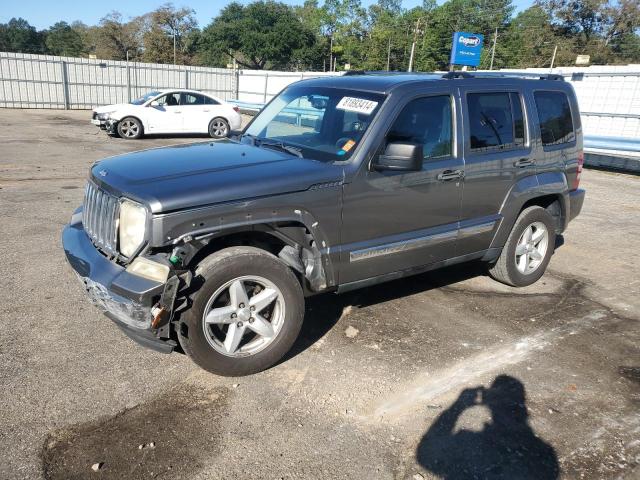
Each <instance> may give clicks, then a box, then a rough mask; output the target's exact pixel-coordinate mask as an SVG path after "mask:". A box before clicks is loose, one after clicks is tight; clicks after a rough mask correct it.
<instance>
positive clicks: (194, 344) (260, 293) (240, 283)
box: [178, 247, 304, 376]
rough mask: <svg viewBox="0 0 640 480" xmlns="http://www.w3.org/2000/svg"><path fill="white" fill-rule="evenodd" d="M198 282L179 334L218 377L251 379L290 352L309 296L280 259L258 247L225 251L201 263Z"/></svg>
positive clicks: (189, 351)
mask: <svg viewBox="0 0 640 480" xmlns="http://www.w3.org/2000/svg"><path fill="white" fill-rule="evenodd" d="M197 281H200V286H199V288H198V290H197V291H196V292H195V293H194V294H193V295H192V306H191V308H190V309H189V310H188V311H187V312H185V314H184V315H183V317H182V319H181V325H180V328H179V332H178V340H179V341H180V345H181V346H182V348H183V350H184V351H185V352H186V353H187V355H189V356H190V357H191V359H192V360H193V361H194V362H195V363H196V364H198V365H199V366H200V367H202V368H204V369H205V370H207V371H209V372H211V373H215V374H217V375H224V376H242V375H250V374H252V373H257V372H260V371H262V370H265V369H267V368H269V367H271V366H272V365H274V364H275V363H276V362H278V361H279V360H280V359H281V358H282V357H283V356H284V355H285V354H286V353H287V352H288V351H289V349H290V348H291V346H292V345H293V343H294V342H295V340H296V338H297V337H298V334H299V333H300V328H301V327H302V321H303V318H304V297H303V294H302V288H301V286H300V282H299V281H298V279H297V278H296V276H295V275H294V274H293V272H292V271H291V269H289V268H288V267H287V266H286V265H285V264H284V263H282V262H281V261H280V260H279V259H278V258H277V257H275V256H274V255H272V254H270V253H268V252H266V251H264V250H260V249H258V248H254V247H230V248H225V249H223V250H220V251H218V252H215V253H213V254H212V255H210V256H208V257H207V258H206V259H204V260H203V261H202V262H201V263H200V264H199V265H198V267H197V268H196V271H195V277H194V282H197Z"/></svg>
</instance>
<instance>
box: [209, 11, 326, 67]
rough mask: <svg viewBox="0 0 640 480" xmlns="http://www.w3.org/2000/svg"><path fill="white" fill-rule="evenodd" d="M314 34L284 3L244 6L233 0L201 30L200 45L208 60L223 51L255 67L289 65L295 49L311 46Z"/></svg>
mask: <svg viewBox="0 0 640 480" xmlns="http://www.w3.org/2000/svg"><path fill="white" fill-rule="evenodd" d="M313 42H314V34H313V32H312V31H311V30H309V29H307V28H305V27H304V25H303V24H302V22H301V21H300V19H299V18H298V17H297V16H296V15H295V14H294V10H293V9H292V8H291V7H289V6H287V5H285V4H284V3H279V2H272V1H267V2H263V1H259V2H254V3H251V4H249V5H247V6H243V5H241V4H239V3H230V4H229V5H227V6H226V7H225V8H224V9H223V10H222V12H220V15H219V16H218V17H217V18H215V19H214V21H213V22H212V23H211V24H210V25H209V26H208V27H206V28H205V29H204V30H203V32H202V39H201V46H202V48H203V49H205V50H206V51H207V52H208V55H207V57H206V59H207V60H208V63H211V64H215V63H219V62H220V60H221V59H223V58H224V55H226V56H227V59H228V60H229V61H230V60H231V59H235V61H236V62H237V63H238V64H239V65H241V66H243V67H245V68H252V69H259V70H260V69H263V68H266V67H269V68H287V67H290V66H291V63H292V62H291V60H292V57H293V52H295V51H296V50H300V49H303V48H305V47H310V46H312V45H313Z"/></svg>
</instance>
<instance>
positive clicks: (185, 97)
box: [180, 92, 213, 133]
mask: <svg viewBox="0 0 640 480" xmlns="http://www.w3.org/2000/svg"><path fill="white" fill-rule="evenodd" d="M206 99H207V97H205V96H204V95H200V94H197V93H190V92H182V94H181V99H180V105H181V106H182V115H183V117H184V131H185V132H188V133H206V132H207V130H208V128H209V121H210V120H211V118H213V117H212V113H211V107H212V105H207V103H206Z"/></svg>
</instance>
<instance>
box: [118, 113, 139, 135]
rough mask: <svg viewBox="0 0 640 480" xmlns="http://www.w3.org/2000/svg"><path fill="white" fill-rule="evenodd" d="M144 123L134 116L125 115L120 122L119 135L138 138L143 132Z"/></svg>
mask: <svg viewBox="0 0 640 480" xmlns="http://www.w3.org/2000/svg"><path fill="white" fill-rule="evenodd" d="M143 133H144V132H143V128H142V123H141V122H140V120H138V119H137V118H134V117H125V118H123V119H122V120H120V122H118V135H120V138H124V139H125V140H136V139H138V138H140V137H141V136H142V134H143Z"/></svg>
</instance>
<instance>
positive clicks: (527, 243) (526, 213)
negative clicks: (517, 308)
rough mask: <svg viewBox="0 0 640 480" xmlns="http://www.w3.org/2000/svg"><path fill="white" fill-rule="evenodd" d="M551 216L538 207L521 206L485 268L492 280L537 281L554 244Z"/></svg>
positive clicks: (517, 284)
mask: <svg viewBox="0 0 640 480" xmlns="http://www.w3.org/2000/svg"><path fill="white" fill-rule="evenodd" d="M555 241H556V233H555V226H554V221H553V217H552V216H551V215H550V214H549V212H548V211H547V210H545V209H544V208H542V207H539V206H532V207H528V208H525V209H524V210H523V211H522V212H520V215H519V216H518V219H517V220H516V223H515V225H514V226H513V229H512V230H511V233H510V234H509V238H508V239H507V243H506V244H505V246H504V248H503V249H502V253H501V254H500V257H498V260H497V262H496V263H495V264H494V265H493V266H491V267H490V268H489V275H491V277H492V278H493V279H494V280H497V281H499V282H501V283H504V284H507V285H511V286H512V287H526V286H528V285H531V284H533V283H535V282H537V281H538V280H539V279H540V277H542V275H544V272H545V270H546V268H547V265H548V264H549V260H551V255H553V250H554V247H555Z"/></svg>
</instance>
